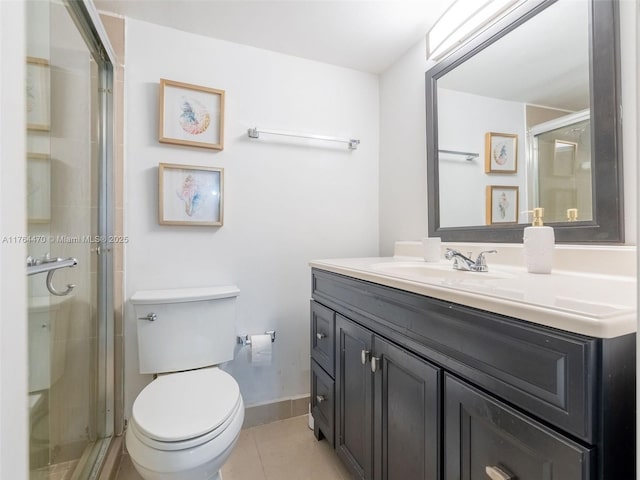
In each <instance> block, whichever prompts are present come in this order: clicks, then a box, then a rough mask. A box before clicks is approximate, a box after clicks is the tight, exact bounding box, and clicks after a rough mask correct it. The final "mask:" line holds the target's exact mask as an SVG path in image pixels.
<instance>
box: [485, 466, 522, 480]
mask: <svg viewBox="0 0 640 480" xmlns="http://www.w3.org/2000/svg"><path fill="white" fill-rule="evenodd" d="M484 471H485V472H486V474H487V477H489V478H490V479H491V480H514V479H515V477H514V476H512V475H511V474H509V473H507V472H505V471H504V470H503V469H502V468H500V467H490V466H486V467H485V468H484Z"/></svg>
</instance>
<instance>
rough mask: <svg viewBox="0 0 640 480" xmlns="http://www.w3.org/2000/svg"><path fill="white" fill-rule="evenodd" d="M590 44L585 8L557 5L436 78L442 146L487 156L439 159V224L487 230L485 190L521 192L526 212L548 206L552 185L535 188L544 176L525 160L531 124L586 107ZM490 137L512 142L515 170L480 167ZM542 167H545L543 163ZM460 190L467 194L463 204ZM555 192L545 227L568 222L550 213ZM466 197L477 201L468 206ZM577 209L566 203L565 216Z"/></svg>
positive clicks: (521, 218)
mask: <svg viewBox="0 0 640 480" xmlns="http://www.w3.org/2000/svg"><path fill="white" fill-rule="evenodd" d="M532 39H535V41H532ZM588 47H589V11H588V3H587V2H576V1H574V0H560V1H558V2H557V3H555V4H554V5H551V6H550V7H549V8H547V9H545V10H544V11H542V12H541V13H540V14H538V15H536V16H535V17H534V18H532V19H531V20H529V21H528V22H526V23H525V24H523V25H521V26H520V27H519V28H517V29H515V30H513V31H511V32H509V33H508V34H507V35H505V36H504V37H502V38H501V39H500V40H498V41H497V42H495V43H493V44H492V45H491V46H489V47H488V48H486V49H484V50H482V51H481V52H479V53H478V54H476V55H474V56H473V57H471V58H470V59H468V60H467V61H465V62H464V63H463V64H461V65H459V66H458V67H457V68H455V69H453V70H451V71H450V72H448V73H446V74H445V75H443V76H442V77H440V78H439V79H438V90H437V91H438V98H437V102H438V145H439V149H441V150H442V149H447V150H460V151H469V152H478V153H480V154H481V157H482V156H484V157H485V158H484V161H477V162H465V161H460V160H461V158H460V157H459V158H457V159H452V158H451V156H440V157H439V161H440V206H441V207H440V225H441V226H443V227H459V226H467V225H484V224H485V219H486V218H487V216H486V213H485V203H484V202H482V199H483V198H484V192H485V190H486V188H487V187H490V186H495V185H500V186H509V187H518V189H519V192H520V193H519V195H520V198H519V205H520V210H521V211H523V212H526V211H527V210H532V209H533V208H535V207H545V208H546V209H549V207H547V205H544V204H541V203H538V202H539V201H540V200H541V199H544V200H545V201H548V200H549V199H550V198H551V196H552V195H553V193H552V192H551V191H553V189H554V188H556V187H554V186H551V185H549V186H546V185H540V184H539V182H540V181H541V180H542V181H543V182H544V181H545V180H547V177H546V176H540V175H535V173H536V172H535V169H532V168H531V167H530V163H531V162H535V159H534V158H532V156H531V155H530V153H531V146H530V145H528V142H529V141H530V138H529V137H528V135H527V133H528V130H529V129H531V128H535V126H536V125H535V124H536V123H541V122H543V121H545V120H549V119H551V118H556V117H558V116H559V115H562V116H566V115H571V114H573V113H574V112H575V111H576V110H583V109H588V108H589V48H588ZM529 122H532V124H529ZM533 122H535V123H533ZM487 132H500V133H502V136H513V138H515V139H516V142H515V144H516V145H517V147H518V148H517V151H516V152H515V158H514V160H517V161H516V162H515V164H516V165H515V167H516V168H515V169H511V168H509V169H506V168H505V169H501V168H497V169H496V168H494V169H491V168H489V167H488V166H486V165H485V164H488V163H490V162H491V159H487V158H488V157H487V156H488V155H492V154H493V152H491V151H490V149H485V148H484V142H485V135H486V133H487ZM549 135H552V134H549ZM518 140H519V141H518ZM544 152H545V153H546V151H544ZM505 161H506V160H505ZM542 164H543V165H544V166H545V167H546V162H542ZM485 172H486V173H487V174H485ZM528 172H530V173H532V174H533V175H527V173H528ZM544 174H545V175H546V174H547V171H546V170H544ZM550 178H551V180H552V182H551V183H557V182H554V180H555V179H554V178H553V177H550ZM565 180H566V179H565ZM563 183H565V182H563ZM582 185H583V186H584V187H585V188H586V189H588V192H585V193H584V195H581V196H582V197H590V195H591V185H590V184H586V185H585V184H582ZM461 188H463V189H464V190H465V192H466V194H465V195H464V198H462V199H461V198H459V197H460V189H461ZM534 192H538V194H537V195H536V194H534ZM543 192H544V196H543V197H541V196H540V193H543ZM555 192H556V193H555V194H556V198H554V199H553V206H554V207H553V220H552V219H551V218H550V217H549V214H550V213H551V209H549V210H547V211H546V212H545V221H546V222H550V221H564V219H565V216H562V217H560V218H558V217H557V215H556V214H555V210H556V206H558V208H560V207H559V204H558V202H559V201H561V198H560V197H562V195H563V192H562V191H560V190H559V189H557V188H556V191H555ZM470 197H471V198H475V199H477V201H473V202H469V198H470ZM461 200H462V201H461ZM574 207H576V205H573V204H567V205H566V208H565V212H566V209H567V208H574ZM518 213H521V212H518ZM527 221H528V218H527V215H526V213H524V214H519V215H518V216H517V218H516V222H517V223H527ZM487 223H488V222H487Z"/></svg>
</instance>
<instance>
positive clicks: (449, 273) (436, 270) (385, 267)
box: [371, 262, 514, 283]
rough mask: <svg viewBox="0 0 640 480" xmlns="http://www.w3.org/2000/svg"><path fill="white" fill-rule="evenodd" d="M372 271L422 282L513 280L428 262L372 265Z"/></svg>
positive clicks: (507, 276) (508, 276)
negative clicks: (416, 279)
mask: <svg viewBox="0 0 640 480" xmlns="http://www.w3.org/2000/svg"><path fill="white" fill-rule="evenodd" d="M371 269H372V270H377V271H380V272H381V273H384V274H385V275H398V276H402V277H415V278H419V279H420V280H422V281H429V280H432V281H436V282H443V281H452V282H455V283H459V282H464V283H470V282H473V283H484V282H486V281H487V280H504V279H508V278H513V277H514V276H513V275H511V274H509V273H504V272H498V271H488V272H472V271H468V270H454V269H453V266H452V264H451V263H448V264H441V263H426V262H386V263H375V264H373V265H371Z"/></svg>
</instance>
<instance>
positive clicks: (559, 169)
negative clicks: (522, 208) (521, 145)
mask: <svg viewBox="0 0 640 480" xmlns="http://www.w3.org/2000/svg"><path fill="white" fill-rule="evenodd" d="M527 139H528V141H529V145H530V150H529V157H528V158H529V162H528V163H529V170H528V175H527V178H528V182H527V184H528V192H529V198H528V201H529V203H528V205H532V206H533V205H535V206H540V207H543V208H544V218H545V221H546V222H547V223H550V222H574V221H578V220H592V219H593V209H592V203H593V194H592V189H591V184H592V178H591V121H590V119H589V111H588V110H585V111H583V112H578V113H576V114H572V115H563V116H562V117H560V118H558V119H557V120H551V121H549V122H545V123H542V124H539V125H535V126H533V127H532V128H530V129H529V131H528V135H527Z"/></svg>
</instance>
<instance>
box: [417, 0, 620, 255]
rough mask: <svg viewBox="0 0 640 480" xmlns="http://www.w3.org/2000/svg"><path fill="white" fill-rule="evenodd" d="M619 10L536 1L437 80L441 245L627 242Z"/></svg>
mask: <svg viewBox="0 0 640 480" xmlns="http://www.w3.org/2000/svg"><path fill="white" fill-rule="evenodd" d="M619 58H620V57H619V40H618V6H617V0H530V1H527V2H523V3H522V4H521V5H520V6H518V7H517V8H516V9H515V10H514V11H512V12H511V13H510V14H509V15H507V16H505V17H504V18H503V19H501V20H500V21H499V22H498V23H496V24H495V25H494V26H492V27H491V28H489V29H487V30H486V31H485V32H483V33H482V34H480V35H479V36H477V37H476V38H474V39H473V40H471V41H470V42H469V43H467V44H466V45H464V46H463V47H461V48H460V49H459V50H457V51H456V52H454V53H453V54H452V55H450V56H449V57H447V58H446V59H445V60H443V61H442V62H440V63H438V64H437V65H436V66H434V67H433V68H432V69H431V70H429V71H428V72H427V73H426V107H427V182H428V185H427V186H428V201H429V222H428V223H429V235H430V236H440V237H442V239H443V240H444V241H476V242H516V243H517V242H521V241H522V230H523V228H524V227H525V226H526V225H527V223H530V215H528V214H527V211H530V210H532V209H533V208H534V207H543V208H544V209H545V223H548V224H550V225H552V226H554V228H555V232H556V240H557V241H558V242H565V243H586V242H597V243H621V242H623V241H624V226H623V205H622V199H623V194H622V158H621V151H622V149H621V126H620V118H619V114H620V100H619V90H620V89H619Z"/></svg>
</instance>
